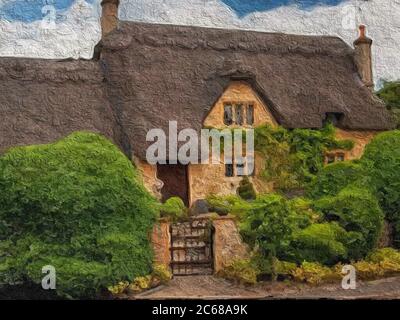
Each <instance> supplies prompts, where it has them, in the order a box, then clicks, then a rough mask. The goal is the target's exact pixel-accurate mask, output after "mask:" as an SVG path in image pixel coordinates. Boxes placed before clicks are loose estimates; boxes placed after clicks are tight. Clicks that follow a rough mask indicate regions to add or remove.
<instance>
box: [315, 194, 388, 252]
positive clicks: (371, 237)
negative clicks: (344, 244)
mask: <svg viewBox="0 0 400 320" xmlns="http://www.w3.org/2000/svg"><path fill="white" fill-rule="evenodd" d="M315 207H316V208H317V209H318V210H320V211H321V212H323V213H324V215H325V218H326V219H327V220H334V221H337V222H338V223H339V224H340V225H341V226H342V227H343V228H344V229H345V230H346V231H348V232H353V233H358V234H359V235H361V236H362V237H359V236H356V234H353V237H352V238H353V242H351V243H349V244H348V250H349V258H351V259H359V258H361V257H363V256H365V255H366V254H367V253H368V252H369V251H370V250H372V249H373V248H374V247H375V246H376V244H377V242H378V240H379V236H380V234H381V231H382V226H383V219H384V215H383V213H382V210H381V209H380V207H379V204H378V202H377V200H376V198H375V197H374V196H373V194H371V192H370V191H369V190H368V189H361V188H356V187H347V188H345V189H343V190H341V191H340V192H339V194H338V195H337V196H334V197H332V196H327V197H323V198H321V199H319V200H317V201H316V202H315ZM357 239H358V240H357ZM359 239H362V241H360V240H359Z"/></svg>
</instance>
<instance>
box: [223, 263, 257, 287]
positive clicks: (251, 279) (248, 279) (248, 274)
mask: <svg viewBox="0 0 400 320" xmlns="http://www.w3.org/2000/svg"><path fill="white" fill-rule="evenodd" d="M258 273H259V271H258V270H257V268H256V267H255V266H254V264H253V263H252V262H251V261H250V260H248V259H238V260H235V261H234V262H232V263H231V264H230V265H229V266H227V267H225V268H224V269H222V270H221V271H219V272H218V276H220V277H222V278H225V279H228V280H233V281H235V282H237V283H240V284H247V285H253V284H256V283H257V275H258Z"/></svg>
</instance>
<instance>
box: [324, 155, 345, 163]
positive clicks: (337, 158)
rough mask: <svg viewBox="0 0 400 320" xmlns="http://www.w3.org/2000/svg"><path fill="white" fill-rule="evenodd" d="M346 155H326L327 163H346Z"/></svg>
mask: <svg viewBox="0 0 400 320" xmlns="http://www.w3.org/2000/svg"><path fill="white" fill-rule="evenodd" d="M345 160H346V158H345V154H344V153H343V152H336V153H328V154H326V155H325V163H326V164H330V163H334V162H341V161H345Z"/></svg>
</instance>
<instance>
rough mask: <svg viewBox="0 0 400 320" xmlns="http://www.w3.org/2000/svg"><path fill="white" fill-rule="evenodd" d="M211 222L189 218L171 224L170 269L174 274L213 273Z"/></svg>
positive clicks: (205, 219)
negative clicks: (185, 220)
mask: <svg viewBox="0 0 400 320" xmlns="http://www.w3.org/2000/svg"><path fill="white" fill-rule="evenodd" d="M212 231H213V227H212V223H211V221H210V220H209V219H207V218H191V219H190V220H189V221H187V222H178V223H174V224H172V225H171V269H172V273H173V274H174V275H199V274H212V273H213V263H214V261H213V252H212V244H213V242H212V238H213V232H212Z"/></svg>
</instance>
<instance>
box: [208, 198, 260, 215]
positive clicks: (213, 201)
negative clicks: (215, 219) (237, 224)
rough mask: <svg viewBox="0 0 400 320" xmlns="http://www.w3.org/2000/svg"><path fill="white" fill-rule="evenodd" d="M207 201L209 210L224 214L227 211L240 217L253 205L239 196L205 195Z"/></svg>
mask: <svg viewBox="0 0 400 320" xmlns="http://www.w3.org/2000/svg"><path fill="white" fill-rule="evenodd" d="M206 200H207V203H208V205H209V210H210V212H212V211H213V212H216V213H218V214H222V215H226V214H228V213H230V214H233V215H235V216H237V217H238V218H239V219H242V218H243V217H244V216H245V215H246V213H247V212H248V211H249V210H251V208H252V207H253V205H252V204H251V203H249V202H247V201H245V200H243V199H242V198H240V197H239V196H236V195H229V196H217V195H209V196H207V199H206Z"/></svg>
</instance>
